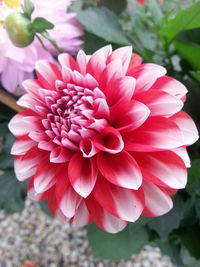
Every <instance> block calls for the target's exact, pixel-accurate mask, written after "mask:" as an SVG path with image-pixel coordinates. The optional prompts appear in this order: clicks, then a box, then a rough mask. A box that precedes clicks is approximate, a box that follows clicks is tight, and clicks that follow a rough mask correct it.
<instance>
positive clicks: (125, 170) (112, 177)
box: [97, 151, 142, 189]
mask: <svg viewBox="0 0 200 267" xmlns="http://www.w3.org/2000/svg"><path fill="white" fill-rule="evenodd" d="M97 164H98V168H99V170H100V172H101V174H102V175H103V176H104V177H105V178H106V179H108V181H110V182H111V183H113V184H116V185H118V186H121V187H125V188H128V189H138V188H139V187H140V186H141V184H142V174H141V171H140V168H139V166H138V164H137V163H136V161H135V160H134V158H133V157H132V156H131V155H130V154H129V153H127V152H125V151H123V152H120V153H118V154H108V153H104V152H102V153H99V154H98V157H97Z"/></svg>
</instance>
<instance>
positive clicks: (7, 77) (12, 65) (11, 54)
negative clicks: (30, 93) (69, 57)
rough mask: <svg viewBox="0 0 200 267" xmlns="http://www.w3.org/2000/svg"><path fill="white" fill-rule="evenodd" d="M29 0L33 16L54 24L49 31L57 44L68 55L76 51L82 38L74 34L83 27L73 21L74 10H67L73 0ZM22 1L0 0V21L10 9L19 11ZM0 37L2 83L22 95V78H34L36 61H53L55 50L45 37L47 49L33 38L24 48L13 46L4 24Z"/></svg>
mask: <svg viewBox="0 0 200 267" xmlns="http://www.w3.org/2000/svg"><path fill="white" fill-rule="evenodd" d="M32 2H33V3H34V5H35V11H34V12H33V15H32V18H33V19H34V18H35V17H43V18H45V19H47V20H49V21H51V22H52V23H53V24H54V25H55V27H54V28H53V29H52V30H50V31H49V34H50V35H51V37H52V38H53V39H54V40H55V41H56V42H57V43H58V45H59V47H60V48H61V49H62V50H63V51H65V52H68V53H71V54H73V53H75V52H76V51H78V50H79V48H80V45H81V44H82V41H80V40H78V39H77V37H79V36H80V35H81V34H82V27H81V25H80V24H79V23H78V21H77V20H76V18H75V17H76V14H75V13H68V14H67V13H66V9H67V8H68V7H69V5H70V4H71V2H72V0H57V1H54V0H48V1H41V0H32ZM22 4H23V0H6V1H0V21H4V20H5V19H6V17H7V16H8V15H9V14H10V13H12V12H13V11H19V12H21V5H22ZM0 36H1V38H0V75H1V76H0V79H1V83H2V85H3V86H4V88H5V89H6V90H7V91H9V92H11V93H14V94H16V95H20V94H23V93H24V88H22V86H21V83H22V81H23V80H25V79H28V78H33V71H34V68H35V62H36V61H37V60H39V59H46V60H49V61H51V62H53V61H54V58H53V56H56V55H57V54H58V52H57V51H56V50H55V48H54V47H53V46H52V45H51V44H50V43H49V42H48V41H47V40H43V42H44V44H45V46H46V48H48V50H49V51H46V50H44V48H43V47H42V46H41V44H40V43H39V41H38V40H37V39H36V38H35V40H34V42H33V43H31V44H30V45H29V46H27V47H25V48H19V47H16V46H14V45H13V44H12V42H11V41H10V40H9V38H8V35H7V33H6V30H5V28H4V26H3V24H0Z"/></svg>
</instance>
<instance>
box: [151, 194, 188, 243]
mask: <svg viewBox="0 0 200 267" xmlns="http://www.w3.org/2000/svg"><path fill="white" fill-rule="evenodd" d="M183 212H184V201H183V199H182V198H181V197H180V196H179V195H176V196H175V197H174V207H173V209H172V210H171V211H170V212H168V213H167V214H165V215H163V216H161V217H156V218H154V219H153V220H151V221H150V222H149V223H148V227H149V228H150V229H151V230H154V231H155V232H156V233H158V234H159V236H160V237H161V239H163V240H166V239H167V236H168V235H169V234H170V233H171V232H172V231H173V230H175V229H177V228H178V227H179V226H180V223H181V220H182V219H183V214H184V213H183Z"/></svg>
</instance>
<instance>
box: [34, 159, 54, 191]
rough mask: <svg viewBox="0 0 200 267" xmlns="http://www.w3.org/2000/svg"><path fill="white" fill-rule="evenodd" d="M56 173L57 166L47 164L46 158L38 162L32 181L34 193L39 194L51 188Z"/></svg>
mask: <svg viewBox="0 0 200 267" xmlns="http://www.w3.org/2000/svg"><path fill="white" fill-rule="evenodd" d="M57 173H58V171H57V167H56V166H55V165H52V164H49V163H48V160H47V161H42V162H40V163H39V164H38V165H37V172H36V173H35V175H34V181H33V184H34V188H35V191H36V193H38V194H40V193H42V192H44V191H46V190H48V189H49V188H51V187H52V186H53V185H54V184H55V183H56V178H57V177H56V174H57Z"/></svg>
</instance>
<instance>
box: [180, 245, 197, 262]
mask: <svg viewBox="0 0 200 267" xmlns="http://www.w3.org/2000/svg"><path fill="white" fill-rule="evenodd" d="M181 258H182V260H183V264H184V265H185V266H187V267H191V266H192V267H199V266H200V260H196V258H194V257H192V256H191V255H190V253H189V251H188V250H187V249H186V248H185V247H181Z"/></svg>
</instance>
